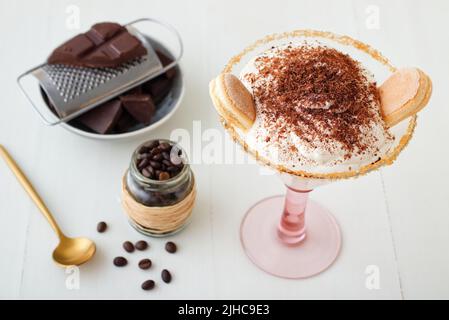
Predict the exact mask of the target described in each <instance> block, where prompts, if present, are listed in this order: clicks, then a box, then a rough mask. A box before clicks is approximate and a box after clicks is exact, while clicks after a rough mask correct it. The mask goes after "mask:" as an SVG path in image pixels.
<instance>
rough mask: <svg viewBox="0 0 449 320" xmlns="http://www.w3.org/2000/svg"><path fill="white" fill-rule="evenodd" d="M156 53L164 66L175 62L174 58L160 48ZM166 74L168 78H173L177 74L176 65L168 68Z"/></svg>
mask: <svg viewBox="0 0 449 320" xmlns="http://www.w3.org/2000/svg"><path fill="white" fill-rule="evenodd" d="M156 54H157V56H158V58H159V60H160V61H161V63H162V66H164V67H165V66H167V65H169V64H170V63H172V62H173V59H172V58H170V57H168V56H166V55H165V54H163V53H162V52H161V51H159V50H156ZM165 75H166V76H167V78H169V79H172V78H173V77H174V76H175V75H176V66H175V67H173V68H170V69H168V70H167V72H165Z"/></svg>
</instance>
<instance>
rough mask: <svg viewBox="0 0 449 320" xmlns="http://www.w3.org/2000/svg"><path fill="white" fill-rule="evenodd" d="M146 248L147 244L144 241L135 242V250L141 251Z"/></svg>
mask: <svg viewBox="0 0 449 320" xmlns="http://www.w3.org/2000/svg"><path fill="white" fill-rule="evenodd" d="M146 248H148V243H147V242H146V241H145V240H140V241H137V242H136V249H137V250H140V251H143V250H145V249H146Z"/></svg>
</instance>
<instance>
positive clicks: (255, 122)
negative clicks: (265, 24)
mask: <svg viewBox="0 0 449 320" xmlns="http://www.w3.org/2000/svg"><path fill="white" fill-rule="evenodd" d="M430 91H431V82H430V79H429V78H428V77H427V76H426V75H425V74H424V73H423V72H422V71H420V70H418V69H415V68H407V69H401V70H399V71H397V72H396V73H395V74H393V75H392V76H391V77H390V78H389V79H387V81H386V82H385V83H384V84H383V85H382V86H381V87H380V88H378V87H377V84H376V81H375V79H374V76H373V75H372V74H371V73H370V71H368V70H367V69H366V68H365V67H364V66H363V65H362V64H361V63H360V62H358V61H356V60H354V59H353V58H351V57H350V56H349V55H348V54H345V53H342V52H340V51H338V50H336V49H334V48H331V47H327V46H325V45H322V44H320V43H319V42H304V43H301V44H299V45H298V44H295V45H293V44H287V45H283V46H278V47H272V48H271V49H269V50H268V51H266V52H264V53H262V54H259V55H258V56H256V57H254V58H253V59H252V60H250V61H249V62H248V63H247V65H246V66H245V67H244V68H243V70H242V71H241V73H240V75H239V77H236V76H234V75H232V74H230V73H223V74H221V75H219V76H218V77H217V78H216V79H214V80H213V81H212V82H211V85H210V93H211V96H212V99H213V101H214V105H215V106H216V109H217V110H218V112H219V114H220V115H221V116H222V118H223V119H224V121H225V122H226V124H227V125H231V126H233V127H234V129H235V131H236V132H237V134H238V136H239V137H240V139H241V140H242V141H243V142H244V144H245V145H246V147H247V148H248V149H249V150H252V151H253V153H255V155H256V156H257V157H258V158H260V159H264V160H265V162H268V163H269V164H271V165H274V166H282V168H285V169H286V170H287V171H289V172H306V173H313V174H318V175H319V174H323V175H325V174H328V173H335V172H351V171H357V170H359V169H360V168H362V167H364V166H366V165H370V164H372V163H375V162H376V161H379V160H380V159H381V158H382V157H383V156H384V155H385V154H387V153H388V152H389V151H390V149H391V148H392V145H393V143H394V139H395V138H394V136H393V135H392V134H391V133H390V132H389V127H390V126H392V125H395V124H396V123H398V122H400V121H401V120H403V119H405V118H406V117H408V116H410V115H412V114H415V113H416V112H417V111H419V110H420V109H421V108H422V107H424V105H425V104H426V103H427V100H428V98H429V96H430Z"/></svg>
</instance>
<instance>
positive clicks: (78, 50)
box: [48, 22, 147, 68]
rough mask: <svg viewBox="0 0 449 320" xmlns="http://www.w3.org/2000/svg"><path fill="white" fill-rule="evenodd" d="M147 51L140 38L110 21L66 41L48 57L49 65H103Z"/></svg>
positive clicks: (109, 64)
mask: <svg viewBox="0 0 449 320" xmlns="http://www.w3.org/2000/svg"><path fill="white" fill-rule="evenodd" d="M146 53H147V50H146V49H145V47H144V46H143V45H142V43H141V42H140V40H139V39H138V38H136V37H135V36H133V35H132V34H131V33H129V32H128V30H127V29H126V28H125V27H123V26H121V25H119V24H117V23H112V22H104V23H98V24H95V25H94V26H93V27H92V28H91V29H90V30H89V31H88V32H86V33H82V34H79V35H77V36H75V37H73V38H72V39H70V40H68V41H67V42H65V43H64V44H62V45H61V46H59V47H58V48H56V49H55V50H54V51H53V53H52V54H51V55H50V57H49V58H48V63H49V64H64V65H70V66H79V67H89V68H104V67H111V68H114V67H118V66H120V65H121V64H123V63H125V62H127V61H130V60H133V59H135V58H138V57H141V56H143V55H145V54H146Z"/></svg>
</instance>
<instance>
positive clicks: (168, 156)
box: [161, 151, 170, 161]
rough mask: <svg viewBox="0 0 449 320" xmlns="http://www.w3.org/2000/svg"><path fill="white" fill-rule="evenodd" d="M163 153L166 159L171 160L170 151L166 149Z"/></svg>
mask: <svg viewBox="0 0 449 320" xmlns="http://www.w3.org/2000/svg"><path fill="white" fill-rule="evenodd" d="M161 154H162V157H163V158H164V159H165V160H169V161H170V153H169V152H167V151H164V152H162V153H161Z"/></svg>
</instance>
